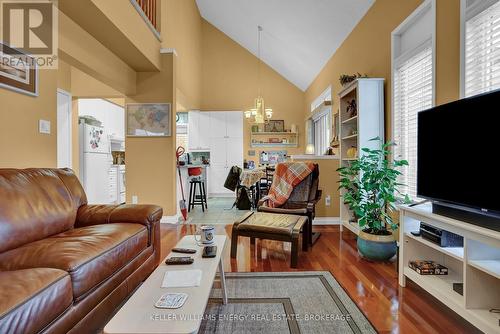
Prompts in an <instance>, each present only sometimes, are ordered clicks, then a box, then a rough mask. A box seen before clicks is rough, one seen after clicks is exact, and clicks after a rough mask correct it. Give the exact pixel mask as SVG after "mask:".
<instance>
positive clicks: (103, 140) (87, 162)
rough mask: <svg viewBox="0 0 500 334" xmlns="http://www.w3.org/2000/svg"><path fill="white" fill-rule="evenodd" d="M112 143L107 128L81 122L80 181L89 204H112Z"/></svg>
mask: <svg viewBox="0 0 500 334" xmlns="http://www.w3.org/2000/svg"><path fill="white" fill-rule="evenodd" d="M112 164H113V157H112V155H111V145H110V141H109V137H108V134H107V133H106V130H105V128H103V127H100V126H94V125H88V124H80V181H81V182H82V184H83V188H84V189H85V192H86V193H87V200H88V202H89V204H110V203H112V202H113V196H112V195H111V191H110V187H111V184H110V169H111V165H112Z"/></svg>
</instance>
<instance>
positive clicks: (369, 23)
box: [304, 0, 460, 216]
mask: <svg viewBox="0 0 500 334" xmlns="http://www.w3.org/2000/svg"><path fill="white" fill-rule="evenodd" d="M421 3H422V1H421V0H405V1H399V2H398V4H397V5H394V1H392V0H377V1H376V2H375V4H374V5H373V6H372V8H371V9H370V10H369V11H368V13H367V14H366V15H365V17H364V18H363V19H362V20H361V21H360V23H359V24H358V25H357V26H356V28H355V29H354V30H353V31H352V33H351V34H350V35H349V37H348V38H347V39H346V40H345V41H344V43H343V44H342V45H341V47H340V48H339V49H338V50H337V51H336V52H335V54H334V55H333V56H332V57H331V58H330V60H329V61H328V63H327V64H326V66H325V67H324V68H323V69H322V71H321V72H320V74H319V75H318V76H317V77H316V78H315V80H314V81H313V83H312V84H311V85H310V86H309V88H308V89H307V90H306V93H305V105H304V114H305V115H308V114H309V106H310V104H311V102H312V101H313V100H314V99H315V98H316V97H317V96H318V95H319V94H321V92H323V91H324V90H325V89H326V87H328V86H329V85H332V88H333V95H334V105H333V107H334V108H338V103H339V99H338V96H337V94H338V92H339V91H340V90H341V85H340V83H339V81H338V78H339V76H340V75H341V74H344V73H346V74H352V73H357V72H359V73H362V74H367V75H368V76H370V77H381V78H385V79H386V81H385V124H386V138H390V137H391V135H392V132H391V131H392V128H391V123H390V122H391V99H392V97H391V32H392V31H393V30H394V29H396V28H397V27H398V26H399V25H400V24H401V22H403V21H404V19H406V18H407V17H408V16H409V15H410V14H411V13H412V12H413V11H414V10H415V9H416V8H417V7H418V6H419V5H420V4H421ZM436 4H437V8H436V20H437V27H436V44H437V45H436V104H442V103H446V102H449V101H453V100H456V99H458V98H459V82H460V81H459V80H460V71H459V68H460V1H456V0H439V1H436ZM329 171H330V172H329V173H326V172H325V168H323V169H321V176H320V180H321V181H320V182H321V187H322V188H324V189H330V188H332V187H333V185H335V186H336V182H337V181H338V174H337V172H335V170H334V169H329ZM337 196H338V195H337ZM334 201H338V197H337V198H336V199H334V198H332V202H333V203H334ZM323 204H324V199H323ZM337 213H338V212H337ZM329 214H330V213H329ZM319 216H322V214H321V213H320V214H319ZM336 216H338V214H337V215H336Z"/></svg>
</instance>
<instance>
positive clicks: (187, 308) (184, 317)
mask: <svg viewBox="0 0 500 334" xmlns="http://www.w3.org/2000/svg"><path fill="white" fill-rule="evenodd" d="M226 240H227V237H226V236H225V235H217V236H215V243H214V244H215V245H216V246H217V256H216V257H214V258H202V257H201V253H202V249H203V246H198V245H197V244H196V242H195V240H194V236H192V235H190V236H185V237H184V238H182V239H181V240H180V241H179V243H178V244H177V245H176V247H182V248H194V249H197V250H198V251H197V252H196V254H179V253H170V254H169V255H168V256H167V258H168V257H171V256H192V257H193V258H194V263H193V264H191V265H173V266H172V265H170V266H167V265H166V264H165V260H163V261H162V263H161V264H160V265H159V266H158V268H156V269H155V271H153V273H152V274H151V275H150V276H149V277H148V278H147V279H146V281H145V282H144V283H143V284H142V285H141V286H140V287H139V289H137V291H136V292H135V293H134V294H133V295H132V297H130V299H129V300H128V301H127V302H126V303H125V305H123V307H122V308H121V309H120V310H119V311H118V313H117V314H116V315H115V316H114V317H113V318H112V319H111V320H110V322H109V323H108V324H107V325H106V327H105V328H104V333H106V334H130V333H196V332H197V331H198V329H199V327H200V324H201V321H202V318H203V315H204V312H205V308H206V305H207V302H208V298H209V295H210V291H211V289H212V284H213V281H214V278H215V274H216V272H217V266H218V265H219V262H220V261H221V255H222V251H223V249H224V246H225V244H226ZM191 269H200V270H201V271H202V273H203V274H202V278H201V284H200V286H197V287H188V288H162V287H161V283H162V281H163V277H164V275H165V272H166V271H174V270H191ZM168 292H184V293H187V294H188V298H187V300H186V302H185V304H184V305H183V306H182V307H181V308H179V309H172V310H170V309H159V308H156V307H155V306H154V304H155V303H156V301H157V300H158V299H160V297H161V296H162V295H163V294H165V293H168Z"/></svg>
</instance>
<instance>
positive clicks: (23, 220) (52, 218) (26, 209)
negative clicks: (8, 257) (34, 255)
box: [0, 169, 87, 253]
mask: <svg viewBox="0 0 500 334" xmlns="http://www.w3.org/2000/svg"><path fill="white" fill-rule="evenodd" d="M0 198H1V199H2V200H1V204H0V253H1V252H4V251H6V250H9V249H13V248H16V247H19V246H21V245H24V244H27V243H29V242H33V241H36V240H40V239H43V238H46V237H48V236H51V235H54V234H57V233H61V232H64V231H67V230H69V229H71V228H73V225H74V223H75V219H76V212H77V210H78V208H79V207H80V206H81V205H82V204H85V203H87V198H86V197H85V193H84V191H83V188H82V186H81V185H80V183H79V182H78V179H77V178H76V176H75V175H74V174H73V172H72V171H71V170H69V169H67V170H63V169H23V170H19V169H0Z"/></svg>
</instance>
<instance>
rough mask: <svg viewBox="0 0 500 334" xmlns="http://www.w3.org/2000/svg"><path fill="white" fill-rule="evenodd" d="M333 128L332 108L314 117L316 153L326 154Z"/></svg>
mask: <svg viewBox="0 0 500 334" xmlns="http://www.w3.org/2000/svg"><path fill="white" fill-rule="evenodd" d="M329 109H331V108H329ZM331 128H332V123H331V113H330V110H328V111H327V112H325V113H322V114H321V115H319V116H318V117H315V118H314V117H313V132H314V154H316V155H323V154H326V150H327V149H328V147H329V146H330V138H331V136H330V132H331Z"/></svg>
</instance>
